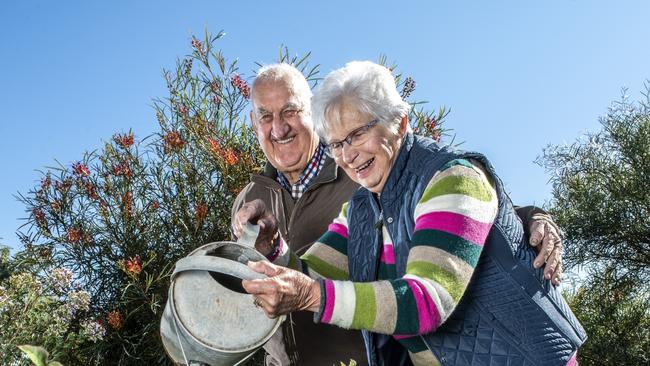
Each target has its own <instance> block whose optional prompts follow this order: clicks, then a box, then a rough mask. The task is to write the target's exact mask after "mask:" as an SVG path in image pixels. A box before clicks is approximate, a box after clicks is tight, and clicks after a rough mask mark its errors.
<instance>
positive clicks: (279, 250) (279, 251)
mask: <svg viewBox="0 0 650 366" xmlns="http://www.w3.org/2000/svg"><path fill="white" fill-rule="evenodd" d="M285 245H286V244H285V242H284V239H282V237H280V243H279V244H278V247H277V248H275V250H274V251H273V252H271V254H269V256H268V257H266V259H268V260H269V262H275V260H276V259H278V257H279V256H280V255H281V254H282V253H283V252H284V246H285Z"/></svg>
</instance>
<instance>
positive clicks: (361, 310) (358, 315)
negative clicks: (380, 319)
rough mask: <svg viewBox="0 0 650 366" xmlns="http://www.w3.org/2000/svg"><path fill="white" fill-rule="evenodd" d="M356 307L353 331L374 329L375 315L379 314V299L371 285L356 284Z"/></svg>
mask: <svg viewBox="0 0 650 366" xmlns="http://www.w3.org/2000/svg"><path fill="white" fill-rule="evenodd" d="M354 293H355V296H356V305H355V308H354V318H352V325H351V326H350V327H351V328H353V329H372V328H373V327H374V325H375V314H376V313H377V299H376V298H375V289H374V288H373V287H372V285H371V284H370V283H367V282H366V283H361V282H355V283H354Z"/></svg>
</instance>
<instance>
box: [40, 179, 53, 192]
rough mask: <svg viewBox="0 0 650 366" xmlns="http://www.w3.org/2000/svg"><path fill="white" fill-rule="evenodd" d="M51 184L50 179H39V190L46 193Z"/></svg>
mask: <svg viewBox="0 0 650 366" xmlns="http://www.w3.org/2000/svg"><path fill="white" fill-rule="evenodd" d="M51 184H52V180H51V179H50V177H45V178H41V189H42V190H43V191H47V190H48V189H50V185H51Z"/></svg>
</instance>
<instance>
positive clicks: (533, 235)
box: [529, 219, 546, 247]
mask: <svg viewBox="0 0 650 366" xmlns="http://www.w3.org/2000/svg"><path fill="white" fill-rule="evenodd" d="M545 227H546V222H545V221H544V220H536V219H533V220H532V222H531V224H530V240H529V242H530V245H531V246H533V247H536V246H538V245H539V244H540V243H541V241H542V238H544V234H545V233H546V229H545Z"/></svg>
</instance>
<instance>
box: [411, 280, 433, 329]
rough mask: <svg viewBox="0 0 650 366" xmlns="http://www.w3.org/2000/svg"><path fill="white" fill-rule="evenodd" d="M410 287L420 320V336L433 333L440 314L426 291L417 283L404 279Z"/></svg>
mask: <svg viewBox="0 0 650 366" xmlns="http://www.w3.org/2000/svg"><path fill="white" fill-rule="evenodd" d="M406 282H407V283H408V284H409V287H411V292H412V293H413V297H414V298H415V303H416V304H417V307H418V319H419V320H420V334H426V333H429V332H431V331H433V330H434V329H435V328H437V327H438V325H440V314H439V313H438V308H437V307H436V304H435V303H434V302H433V299H432V298H431V296H429V294H428V293H427V290H426V289H425V288H424V286H422V284H420V283H419V282H418V281H415V280H411V279H406Z"/></svg>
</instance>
